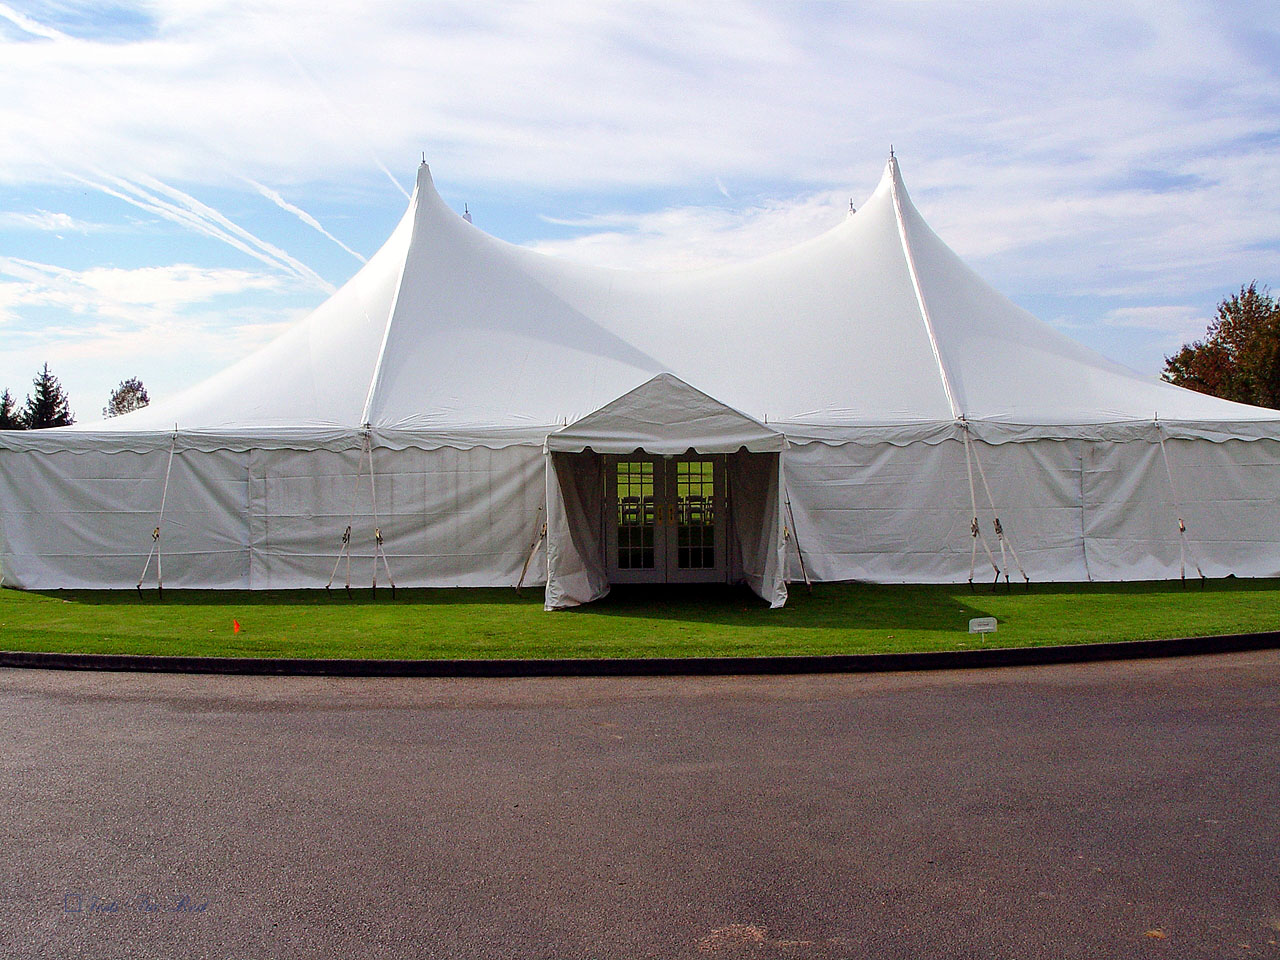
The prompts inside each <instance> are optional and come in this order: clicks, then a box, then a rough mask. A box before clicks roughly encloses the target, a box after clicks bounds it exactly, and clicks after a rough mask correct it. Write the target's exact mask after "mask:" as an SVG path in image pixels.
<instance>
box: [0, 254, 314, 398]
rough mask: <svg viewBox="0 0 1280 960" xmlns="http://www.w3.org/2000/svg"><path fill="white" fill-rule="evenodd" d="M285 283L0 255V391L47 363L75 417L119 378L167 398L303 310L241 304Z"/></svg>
mask: <svg viewBox="0 0 1280 960" xmlns="http://www.w3.org/2000/svg"><path fill="white" fill-rule="evenodd" d="M286 288H287V284H286V283H285V282H284V281H282V280H281V278H280V277H278V276H276V275H273V274H262V273H254V272H251V271H245V270H229V269H210V268H206V267H198V266H193V265H191V264H174V265H171V266H165V267H144V268H139V269H132V270H126V269H115V268H102V267H95V268H90V269H88V270H83V271H74V270H67V269H64V268H61V267H56V266H53V265H50V264H45V263H38V262H33V261H28V260H21V259H16V258H11V257H0V324H3V329H4V342H5V350H4V352H3V354H0V387H5V386H7V387H8V388H9V389H10V390H11V391H12V392H13V394H14V395H15V396H19V397H20V396H21V395H22V394H23V391H24V390H25V389H26V387H27V384H28V383H29V380H30V377H31V375H32V373H33V372H34V371H36V370H38V369H39V368H40V366H41V365H42V364H43V363H46V362H48V363H49V364H50V367H51V368H52V369H53V371H54V373H56V374H57V375H58V376H59V377H61V378H62V381H63V383H64V385H66V386H67V387H68V390H69V392H70V394H71V399H72V405H73V408H74V409H75V410H76V412H77V413H78V414H79V415H80V416H81V417H82V418H88V417H89V416H90V415H91V414H96V413H97V409H98V408H99V407H100V406H101V405H102V404H103V403H105V402H106V397H107V395H108V394H109V393H110V390H111V388H112V387H113V386H115V384H116V383H118V382H119V381H120V380H121V379H123V378H125V377H128V376H135V375H141V376H142V379H143V381H144V382H145V383H146V384H147V386H148V388H149V389H150V390H151V393H152V396H153V398H158V397H159V396H162V395H165V394H172V393H174V392H176V391H177V390H178V389H179V388H180V387H181V386H183V385H186V384H189V383H191V382H193V381H194V380H196V379H199V378H200V377H202V376H204V375H207V374H208V373H209V372H210V371H211V370H216V369H218V368H220V367H222V366H225V365H227V364H229V363H231V362H233V361H234V360H236V359H239V358H240V357H241V356H243V355H245V354H246V353H248V352H249V351H251V350H253V349H256V348H257V347H259V346H262V345H263V344H264V343H266V342H267V341H268V340H269V339H271V338H272V337H273V336H275V335H276V334H277V333H279V332H280V331H281V330H282V329H283V328H284V327H285V326H287V325H288V324H289V323H291V322H293V321H295V320H296V319H298V317H299V316H301V315H302V313H304V312H305V307H297V306H278V307H274V308H267V307H263V306H252V305H250V306H246V305H245V304H244V302H243V301H244V298H245V297H246V296H250V297H252V296H254V295H258V294H279V293H282V292H286ZM99 396H100V400H99V399H97V398H98V397H99ZM95 403H97V404H98V406H97V407H95V406H94V404H95Z"/></svg>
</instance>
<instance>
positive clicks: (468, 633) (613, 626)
mask: <svg viewBox="0 0 1280 960" xmlns="http://www.w3.org/2000/svg"><path fill="white" fill-rule="evenodd" d="M984 616H991V617H996V618H997V619H998V620H999V624H1000V626H999V632H998V633H996V634H995V635H993V636H989V637H987V638H986V639H983V638H980V637H976V636H970V634H969V633H968V632H967V627H968V622H969V619H970V618H971V617H984ZM233 620H238V621H239V623H240V626H241V629H240V631H239V632H238V633H236V632H234V631H233V627H232V621H233ZM1264 630H1280V580H1216V581H1210V582H1209V583H1207V584H1206V585H1205V586H1204V588H1203V589H1202V588H1201V585H1200V583H1199V581H1195V582H1188V584H1187V586H1186V587H1185V588H1184V587H1183V586H1182V585H1181V584H1180V583H1176V582H1175V583H1121V584H1033V585H1032V587H1031V590H1030V591H1029V592H1027V591H1025V590H1024V589H1021V588H1019V587H1017V586H1014V587H1012V588H1011V589H1008V590H1006V589H1005V588H1004V587H1001V588H1000V589H999V590H998V591H994V592H993V591H992V588H991V586H990V585H989V584H987V585H983V586H981V587H979V588H978V589H977V591H976V592H971V591H970V589H969V587H968V586H967V585H964V586H952V585H948V586H936V585H908V586H882V585H874V584H821V585H818V586H817V587H815V588H814V591H813V593H812V594H809V593H807V592H806V591H805V589H804V586H803V585H793V586H792V590H791V600H790V601H789V602H788V604H787V606H786V607H784V608H783V609H781V610H769V609H767V608H766V607H765V605H764V604H763V603H762V602H761V601H760V600H759V599H758V598H756V597H755V596H754V595H752V594H750V593H748V592H747V591H746V590H744V589H741V588H726V587H710V588H708V587H697V588H693V587H684V588H675V587H663V588H657V587H650V588H629V589H628V588H615V590H614V592H613V594H611V595H610V596H609V597H607V598H605V599H604V600H602V601H599V602H597V603H594V604H589V605H587V606H584V607H580V608H577V609H575V610H566V611H560V612H557V613H545V612H543V610H542V596H541V591H540V590H537V589H534V590H526V591H525V596H524V597H523V598H520V597H517V596H516V594H515V591H514V590H510V589H484V590H399V591H397V596H396V599H394V600H392V598H391V593H390V591H389V590H379V591H378V592H377V595H376V597H375V596H374V595H372V594H371V593H370V592H369V591H367V590H364V591H356V592H354V593H353V596H352V597H350V598H348V597H347V595H346V594H345V593H344V592H342V591H334V593H333V594H332V596H330V595H327V594H325V592H324V591H323V590H316V591H302V590H298V591H274V592H252V593H251V592H223V591H179V590H166V591H165V594H164V599H163V600H161V599H160V598H159V597H158V596H157V595H156V593H155V592H154V591H150V592H147V593H146V594H145V595H144V596H143V597H139V596H138V595H137V594H136V593H132V592H124V591H80V590H75V591H70V590H68V591H61V590H59V591H50V592H43V593H27V592H21V591H17V590H0V649H5V650H42V651H57V652H70V653H143V654H171V655H196V656H210V655H211V656H263V657H368V658H386V657H392V658H406V659H418V658H445V657H450V658H453V657H465V658H470V657H526V658H528V657H648V656H673V657H693V656H727V655H753V656H760V655H770V654H802V653H803V654H828V653H882V652H898V651H912V650H954V649H966V648H968V649H972V648H975V647H980V646H992V647H994V646H1000V647H1024V646H1040V645H1046V644H1062V643H1095V642H1099V641H1106V640H1140V639H1151V638H1159V637H1185V636H1205V635H1215V634H1230V633H1249V632H1255V631H1264Z"/></svg>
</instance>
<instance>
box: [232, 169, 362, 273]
mask: <svg viewBox="0 0 1280 960" xmlns="http://www.w3.org/2000/svg"><path fill="white" fill-rule="evenodd" d="M243 180H244V182H245V183H247V184H249V185H250V186H251V187H253V188H254V189H256V190H257V191H258V192H259V193H260V194H262V195H263V196H264V197H266V198H267V199H268V200H270V201H271V202H272V203H274V204H275V205H276V206H277V207H279V208H280V209H281V210H287V211H288V212H289V213H292V214H293V215H294V216H295V217H297V218H298V219H299V220H301V221H302V222H303V223H305V224H306V225H307V226H308V227H311V228H312V229H313V230H318V231H319V232H320V233H322V234H324V235H325V236H326V237H328V238H329V239H330V240H332V241H333V242H334V243H336V244H337V245H338V246H340V247H341V248H342V249H343V250H345V251H347V253H349V254H351V255H352V256H353V257H355V258H356V259H357V260H359V261H360V262H361V263H368V262H369V261H368V260H367V259H366V258H365V257H364V256H362V255H361V254H359V253H356V252H355V251H354V250H352V249H351V248H350V247H348V246H347V245H346V244H345V243H343V242H342V241H341V240H339V239H338V238H337V237H335V236H334V235H333V234H332V233H330V232H329V231H328V230H326V229H325V228H324V227H322V226H321V225H320V221H319V220H317V219H316V218H315V217H313V216H312V215H311V214H309V213H307V211H305V210H303V209H302V208H301V207H298V206H295V205H294V204H292V203H290V202H289V201H288V200H286V199H285V198H284V197H282V196H280V194H279V193H277V192H276V191H274V190H272V189H271V188H270V187H264V186H263V185H262V184H260V183H258V182H257V181H256V180H250V179H249V178H248V177H244V178H243Z"/></svg>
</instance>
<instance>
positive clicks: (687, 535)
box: [676, 460, 716, 570]
mask: <svg viewBox="0 0 1280 960" xmlns="http://www.w3.org/2000/svg"><path fill="white" fill-rule="evenodd" d="M715 492H716V479H715V461H714V460H678V461H676V521H677V525H676V566H677V567H679V568H680V569H682V570H709V569H711V568H713V567H714V566H715V565H716V537H715V533H716V515H715V509H716V497H715Z"/></svg>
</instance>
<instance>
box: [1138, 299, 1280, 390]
mask: <svg viewBox="0 0 1280 960" xmlns="http://www.w3.org/2000/svg"><path fill="white" fill-rule="evenodd" d="M1161 377H1162V378H1163V379H1164V380H1166V381H1168V382H1169V383H1173V384H1177V385H1178V386H1180V387H1188V388H1190V389H1192V390H1198V391H1199V392H1200V393H1208V394H1212V395H1213V396H1215V397H1222V398H1223V399H1225V400H1235V401H1238V402H1240V403H1252V404H1255V405H1256V406H1260V407H1272V408H1280V301H1277V300H1276V298H1275V297H1273V296H1271V292H1270V291H1269V290H1268V289H1267V288H1266V287H1263V288H1262V290H1259V289H1258V281H1256V280H1255V281H1253V282H1252V283H1251V284H1249V285H1248V286H1247V287H1241V288H1240V292H1239V293H1235V294H1232V295H1231V296H1230V297H1227V299H1225V300H1223V301H1222V302H1221V303H1220V304H1218V315H1217V317H1215V318H1214V320H1213V322H1212V323H1210V324H1209V329H1208V330H1207V331H1206V333H1205V338H1204V339H1203V340H1195V341H1193V342H1191V343H1188V344H1184V345H1183V347H1182V349H1181V350H1179V351H1178V352H1177V353H1175V354H1174V355H1173V356H1171V357H1165V359H1164V372H1163V373H1162V374H1161Z"/></svg>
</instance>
